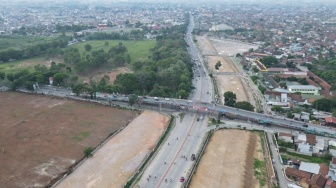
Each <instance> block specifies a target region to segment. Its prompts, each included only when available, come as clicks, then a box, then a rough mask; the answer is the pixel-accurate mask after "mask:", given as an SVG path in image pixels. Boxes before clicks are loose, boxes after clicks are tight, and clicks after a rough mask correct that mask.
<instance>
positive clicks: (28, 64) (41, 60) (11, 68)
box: [0, 57, 63, 73]
mask: <svg viewBox="0 0 336 188" xmlns="http://www.w3.org/2000/svg"><path fill="white" fill-rule="evenodd" d="M52 61H54V62H56V63H63V59H61V58H45V57H38V58H31V59H25V60H19V61H13V62H8V63H1V64H0V71H1V72H4V73H12V72H18V71H20V70H22V69H29V70H33V69H34V66H35V65H45V66H46V67H50V66H51V62H52Z"/></svg>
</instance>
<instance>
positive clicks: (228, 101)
mask: <svg viewBox="0 0 336 188" xmlns="http://www.w3.org/2000/svg"><path fill="white" fill-rule="evenodd" d="M236 99H237V97H236V94H235V93H233V92H232V91H227V92H225V93H224V104H225V105H226V106H231V107H234V106H235V104H236Z"/></svg>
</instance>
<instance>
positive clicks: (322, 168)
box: [319, 163, 329, 178]
mask: <svg viewBox="0 0 336 188" xmlns="http://www.w3.org/2000/svg"><path fill="white" fill-rule="evenodd" d="M328 172H329V166H328V165H326V164H324V163H321V164H320V171H319V174H320V175H322V176H323V177H325V178H327V177H328Z"/></svg>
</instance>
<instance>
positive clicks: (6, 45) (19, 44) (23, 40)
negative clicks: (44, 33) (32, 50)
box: [0, 36, 53, 51]
mask: <svg viewBox="0 0 336 188" xmlns="http://www.w3.org/2000/svg"><path fill="white" fill-rule="evenodd" d="M52 39H53V38H52V37H32V36H10V37H0V51H4V50H7V49H23V48H26V47H28V46H31V45H35V44H42V43H45V42H47V41H51V40H52Z"/></svg>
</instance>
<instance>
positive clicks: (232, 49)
mask: <svg viewBox="0 0 336 188" xmlns="http://www.w3.org/2000/svg"><path fill="white" fill-rule="evenodd" d="M210 42H211V44H212V45H213V47H214V48H215V49H216V50H217V52H218V54H219V55H225V56H228V55H230V54H231V55H236V54H237V53H240V54H242V53H244V52H247V51H248V50H249V49H250V48H253V49H258V45H255V44H248V43H243V42H239V41H232V40H222V39H214V38H211V39H210Z"/></svg>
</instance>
